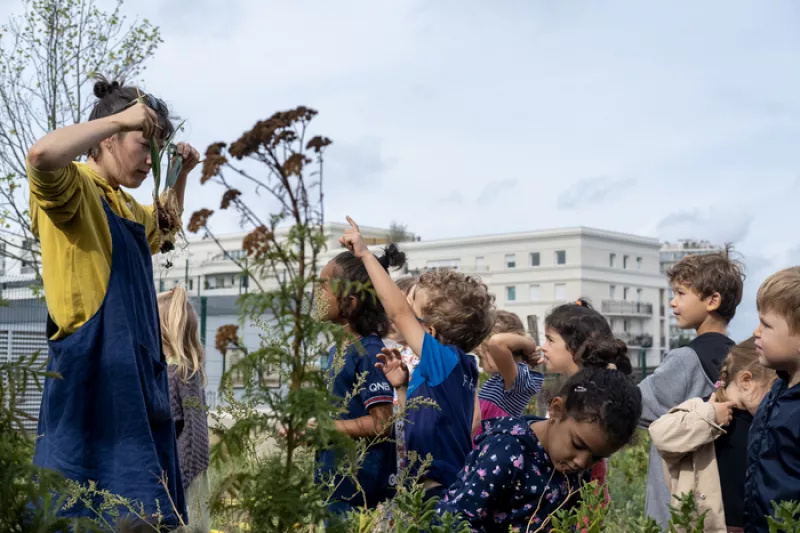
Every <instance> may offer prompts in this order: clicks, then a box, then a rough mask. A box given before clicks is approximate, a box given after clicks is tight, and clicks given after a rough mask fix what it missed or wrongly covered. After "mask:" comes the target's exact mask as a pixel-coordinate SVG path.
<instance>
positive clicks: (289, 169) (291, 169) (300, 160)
mask: <svg viewBox="0 0 800 533" xmlns="http://www.w3.org/2000/svg"><path fill="white" fill-rule="evenodd" d="M306 163H311V159H309V158H307V157H306V156H304V155H303V154H298V153H296V152H295V153H293V154H292V155H290V156H289V157H288V158H287V159H286V161H284V163H283V172H284V174H285V175H286V176H291V175H292V174H294V175H295V176H300V175H302V174H303V167H304V166H305V164H306Z"/></svg>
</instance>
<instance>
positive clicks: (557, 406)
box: [548, 396, 564, 421]
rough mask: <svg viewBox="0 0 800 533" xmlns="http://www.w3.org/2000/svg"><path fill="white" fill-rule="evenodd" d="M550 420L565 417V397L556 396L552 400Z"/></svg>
mask: <svg viewBox="0 0 800 533" xmlns="http://www.w3.org/2000/svg"><path fill="white" fill-rule="evenodd" d="M548 410H549V411H550V420H559V421H560V420H562V419H563V418H564V399H563V398H562V397H561V396H556V397H555V398H553V399H552V400H550V406H549V409H548Z"/></svg>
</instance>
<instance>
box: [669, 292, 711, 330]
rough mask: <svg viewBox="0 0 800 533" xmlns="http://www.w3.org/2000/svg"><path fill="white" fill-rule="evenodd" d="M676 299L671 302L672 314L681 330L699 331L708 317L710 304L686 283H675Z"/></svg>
mask: <svg viewBox="0 0 800 533" xmlns="http://www.w3.org/2000/svg"><path fill="white" fill-rule="evenodd" d="M672 291H673V292H674V293H675V297H674V298H673V299H672V301H670V303H669V305H670V307H672V314H674V315H675V318H676V319H677V322H678V327H679V328H681V329H697V328H699V327H700V325H701V324H702V323H703V322H704V321H705V319H706V318H707V317H708V312H709V311H708V302H707V301H706V300H707V299H706V300H703V299H701V298H700V296H698V295H697V293H696V292H695V291H694V289H692V288H691V287H689V286H688V285H686V284H685V283H673V284H672Z"/></svg>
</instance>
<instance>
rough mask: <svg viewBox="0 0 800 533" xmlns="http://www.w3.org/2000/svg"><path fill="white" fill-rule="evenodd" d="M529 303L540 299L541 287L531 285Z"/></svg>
mask: <svg viewBox="0 0 800 533" xmlns="http://www.w3.org/2000/svg"><path fill="white" fill-rule="evenodd" d="M530 291H531V301H532V302H538V301H539V300H541V299H542V287H541V286H540V285H531V286H530Z"/></svg>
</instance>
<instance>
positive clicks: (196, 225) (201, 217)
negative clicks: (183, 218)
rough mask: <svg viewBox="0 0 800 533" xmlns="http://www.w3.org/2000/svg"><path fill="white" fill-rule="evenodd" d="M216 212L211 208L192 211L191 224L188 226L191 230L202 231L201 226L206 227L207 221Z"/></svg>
mask: <svg viewBox="0 0 800 533" xmlns="http://www.w3.org/2000/svg"><path fill="white" fill-rule="evenodd" d="M212 214H214V211H212V210H210V209H201V210H200V211H195V212H194V213H192V218H191V219H189V225H188V226H187V227H186V229H188V230H189V231H190V232H192V233H197V232H198V231H200V228H203V227H205V225H206V223H207V222H208V217H210V216H211V215H212Z"/></svg>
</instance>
